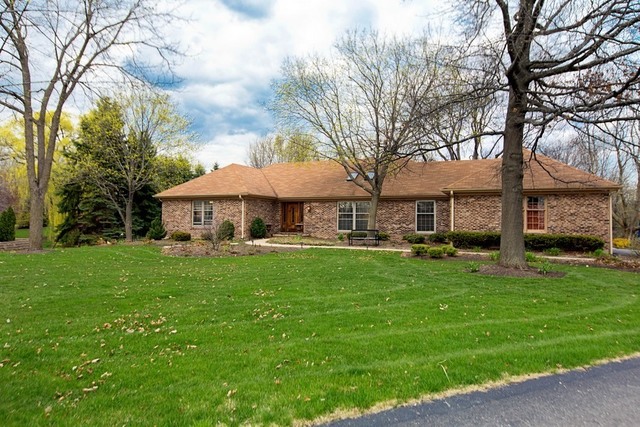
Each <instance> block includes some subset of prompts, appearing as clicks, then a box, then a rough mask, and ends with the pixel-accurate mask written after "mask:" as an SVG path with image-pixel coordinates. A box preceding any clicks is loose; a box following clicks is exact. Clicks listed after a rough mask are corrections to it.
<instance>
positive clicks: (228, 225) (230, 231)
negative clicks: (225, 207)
mask: <svg viewBox="0 0 640 427" xmlns="http://www.w3.org/2000/svg"><path fill="white" fill-rule="evenodd" d="M235 234H236V226H235V225H233V223H232V222H231V221H229V220H228V219H225V220H224V221H222V224H220V226H219V227H218V232H217V235H218V239H219V240H221V241H223V240H233V238H234V237H235Z"/></svg>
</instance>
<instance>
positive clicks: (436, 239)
mask: <svg viewBox="0 0 640 427" xmlns="http://www.w3.org/2000/svg"><path fill="white" fill-rule="evenodd" d="M428 239H429V242H431V243H447V233H431V234H429V235H428Z"/></svg>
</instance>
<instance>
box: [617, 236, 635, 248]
mask: <svg viewBox="0 0 640 427" xmlns="http://www.w3.org/2000/svg"><path fill="white" fill-rule="evenodd" d="M613 247H614V248H619V249H628V248H630V247H631V241H630V240H629V239H625V238H622V237H618V238H616V239H613Z"/></svg>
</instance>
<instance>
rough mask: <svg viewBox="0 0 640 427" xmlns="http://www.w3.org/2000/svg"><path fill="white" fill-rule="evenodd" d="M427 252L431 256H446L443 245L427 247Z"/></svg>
mask: <svg viewBox="0 0 640 427" xmlns="http://www.w3.org/2000/svg"><path fill="white" fill-rule="evenodd" d="M427 254H428V255H429V257H430V258H442V257H443V256H444V249H443V248H441V247H437V248H429V249H427Z"/></svg>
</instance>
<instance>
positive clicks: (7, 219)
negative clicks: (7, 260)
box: [0, 206, 16, 242]
mask: <svg viewBox="0 0 640 427" xmlns="http://www.w3.org/2000/svg"><path fill="white" fill-rule="evenodd" d="M13 240H16V214H15V212H13V208H12V207H11V206H9V207H8V208H7V209H6V210H4V211H2V213H0V242H11V241H13Z"/></svg>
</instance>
